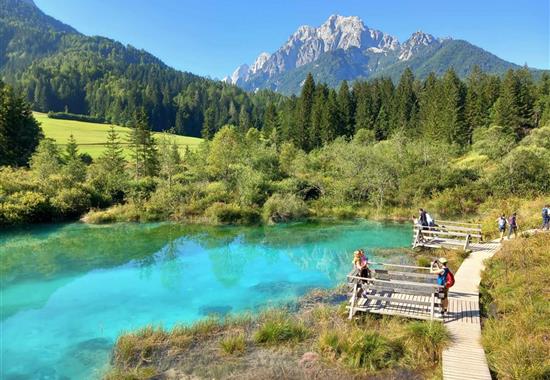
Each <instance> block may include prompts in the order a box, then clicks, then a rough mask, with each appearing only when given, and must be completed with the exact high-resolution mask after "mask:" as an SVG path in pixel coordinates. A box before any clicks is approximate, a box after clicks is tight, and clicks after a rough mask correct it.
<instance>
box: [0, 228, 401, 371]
mask: <svg viewBox="0 0 550 380" xmlns="http://www.w3.org/2000/svg"><path fill="white" fill-rule="evenodd" d="M410 242H411V227H410V225H408V224H407V225H403V224H396V223H389V224H385V223H376V222H368V221H354V222H344V223H330V222H326V223H325V222H323V223H296V224H288V225H279V226H269V227H216V228H214V227H198V226H182V225H178V224H167V223H164V224H115V225H105V226H90V225H85V224H78V223H76V224H63V225H49V226H34V227H28V228H25V229H16V230H7V231H0V260H1V268H0V270H1V273H0V274H1V284H0V290H1V298H0V306H1V307H0V312H1V315H0V317H1V321H0V329H1V347H0V350H1V352H0V355H1V358H2V363H1V364H2V365H1V366H0V367H1V370H0V378H2V379H5V380H15V379H89V378H99V377H100V376H101V374H102V372H103V371H104V370H105V366H106V365H107V364H108V362H109V354H110V351H111V349H112V346H113V343H114V341H115V340H116V337H117V336H118V335H119V334H120V333H121V332H123V331H129V330H132V329H135V328H139V327H142V326H144V325H147V324H151V323H153V324H162V325H163V326H165V327H171V326H172V325H174V324H176V323H191V322H193V321H196V320H198V319H201V318H204V317H206V316H208V315H210V314H220V315H224V314H226V313H239V312H243V311H257V310H259V309H261V308H265V307H268V306H273V305H278V304H282V303H287V302H292V301H293V300H296V299H297V298H298V297H300V296H302V295H304V294H306V293H307V292H308V291H309V290H311V289H313V288H328V287H333V286H335V285H337V284H339V283H341V282H343V281H344V279H345V276H346V274H347V273H348V272H349V270H350V268H351V259H352V252H353V250H354V249H357V248H363V249H365V250H366V251H367V254H368V256H369V259H370V260H376V259H377V257H376V256H377V254H376V252H377V249H380V248H398V247H406V246H409V244H410ZM391 259H392V261H395V262H399V261H401V262H403V261H405V260H406V258H405V257H400V256H399V255H398V254H395V255H394V256H393V257H392V258H391Z"/></svg>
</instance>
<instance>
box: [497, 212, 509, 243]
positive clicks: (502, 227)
mask: <svg viewBox="0 0 550 380" xmlns="http://www.w3.org/2000/svg"><path fill="white" fill-rule="evenodd" d="M497 223H498V232H500V242H501V243H502V241H503V240H504V233H505V232H506V224H507V223H508V222H507V221H506V216H504V214H502V215H501V216H499V217H498V219H497Z"/></svg>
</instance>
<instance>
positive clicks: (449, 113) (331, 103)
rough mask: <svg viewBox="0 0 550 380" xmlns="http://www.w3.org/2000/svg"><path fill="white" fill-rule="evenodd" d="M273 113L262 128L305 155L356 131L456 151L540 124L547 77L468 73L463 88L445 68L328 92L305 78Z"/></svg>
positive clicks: (546, 113)
mask: <svg viewBox="0 0 550 380" xmlns="http://www.w3.org/2000/svg"><path fill="white" fill-rule="evenodd" d="M269 110H270V108H269V107H268V111H269ZM278 112H279V116H278V117H277V110H272V111H271V112H266V115H265V118H264V128H265V129H267V130H271V129H272V128H273V127H274V126H276V127H278V128H279V131H280V132H281V134H282V139H283V140H292V141H293V142H294V143H295V145H296V146H299V147H301V148H302V149H305V150H311V149H313V148H318V147H320V146H322V145H323V144H325V143H327V142H329V141H332V140H333V139H334V138H335V137H338V136H346V137H352V136H353V135H355V134H356V133H357V131H359V130H366V131H368V135H369V136H371V137H372V138H373V139H375V140H378V141H379V140H384V139H387V138H388V137H390V136H391V135H393V134H395V133H397V132H399V133H405V135H407V136H408V137H412V138H416V137H423V138H425V139H427V141H432V142H434V141H439V142H444V143H448V144H455V145H457V146H459V147H462V148H464V147H466V146H468V145H469V144H471V142H472V137H473V134H474V131H475V130H476V129H478V128H482V127H488V126H489V125H491V124H496V125H500V126H503V127H507V128H510V129H511V130H512V131H513V132H514V133H515V135H516V137H517V139H520V138H521V137H523V136H524V135H525V134H526V133H527V132H528V130H530V129H532V128H535V127H537V126H539V125H543V124H544V123H546V122H548V121H549V120H550V76H549V75H548V74H544V75H543V76H542V79H541V80H540V82H538V83H535V82H534V81H533V79H532V77H531V73H530V72H529V70H527V69H521V70H516V71H514V70H510V71H508V72H507V73H506V74H505V75H504V77H503V78H500V77H498V76H492V75H487V74H484V73H483V72H481V70H480V69H479V68H478V67H475V68H474V69H473V70H472V73H471V74H470V76H469V77H468V78H467V80H466V81H465V82H464V81H461V80H460V79H459V78H458V76H457V75H456V73H455V72H454V71H453V70H452V69H451V70H448V71H447V72H446V73H445V75H443V76H442V77H440V78H438V77H436V76H435V75H434V74H430V75H429V76H428V77H427V78H426V80H424V81H418V80H415V78H414V76H413V74H412V72H411V70H409V69H407V70H405V72H404V73H403V75H402V76H401V79H400V80H399V82H398V84H397V85H394V84H393V82H392V81H391V80H389V79H383V78H382V79H375V80H372V81H368V82H355V83H354V84H353V86H352V88H351V89H350V88H349V85H348V83H347V82H346V81H344V82H342V84H341V86H340V87H339V89H338V90H336V89H331V88H328V87H327V86H325V85H323V84H318V85H316V84H315V83H314V81H313V77H312V76H311V75H309V76H308V77H307V79H306V81H305V82H304V85H303V87H302V92H301V94H300V96H299V97H298V98H292V97H291V98H288V99H287V100H286V101H285V102H284V103H283V104H282V106H281V108H280V110H278Z"/></svg>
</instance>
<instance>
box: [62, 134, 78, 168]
mask: <svg viewBox="0 0 550 380" xmlns="http://www.w3.org/2000/svg"><path fill="white" fill-rule="evenodd" d="M65 159H66V161H75V160H78V159H79V157H78V144H77V143H76V140H75V138H74V136H73V134H72V133H71V134H70V135H69V139H68V140H67V146H66V147H65Z"/></svg>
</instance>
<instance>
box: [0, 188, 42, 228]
mask: <svg viewBox="0 0 550 380" xmlns="http://www.w3.org/2000/svg"><path fill="white" fill-rule="evenodd" d="M48 206H49V205H48V202H47V198H46V197H45V196H44V195H43V194H41V193H39V192H35V191H18V192H15V193H12V194H9V195H7V196H4V197H2V200H1V202H0V223H3V224H17V223H24V222H27V221H36V222H39V221H42V220H45V219H46V216H47V214H48V211H49V207H48Z"/></svg>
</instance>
